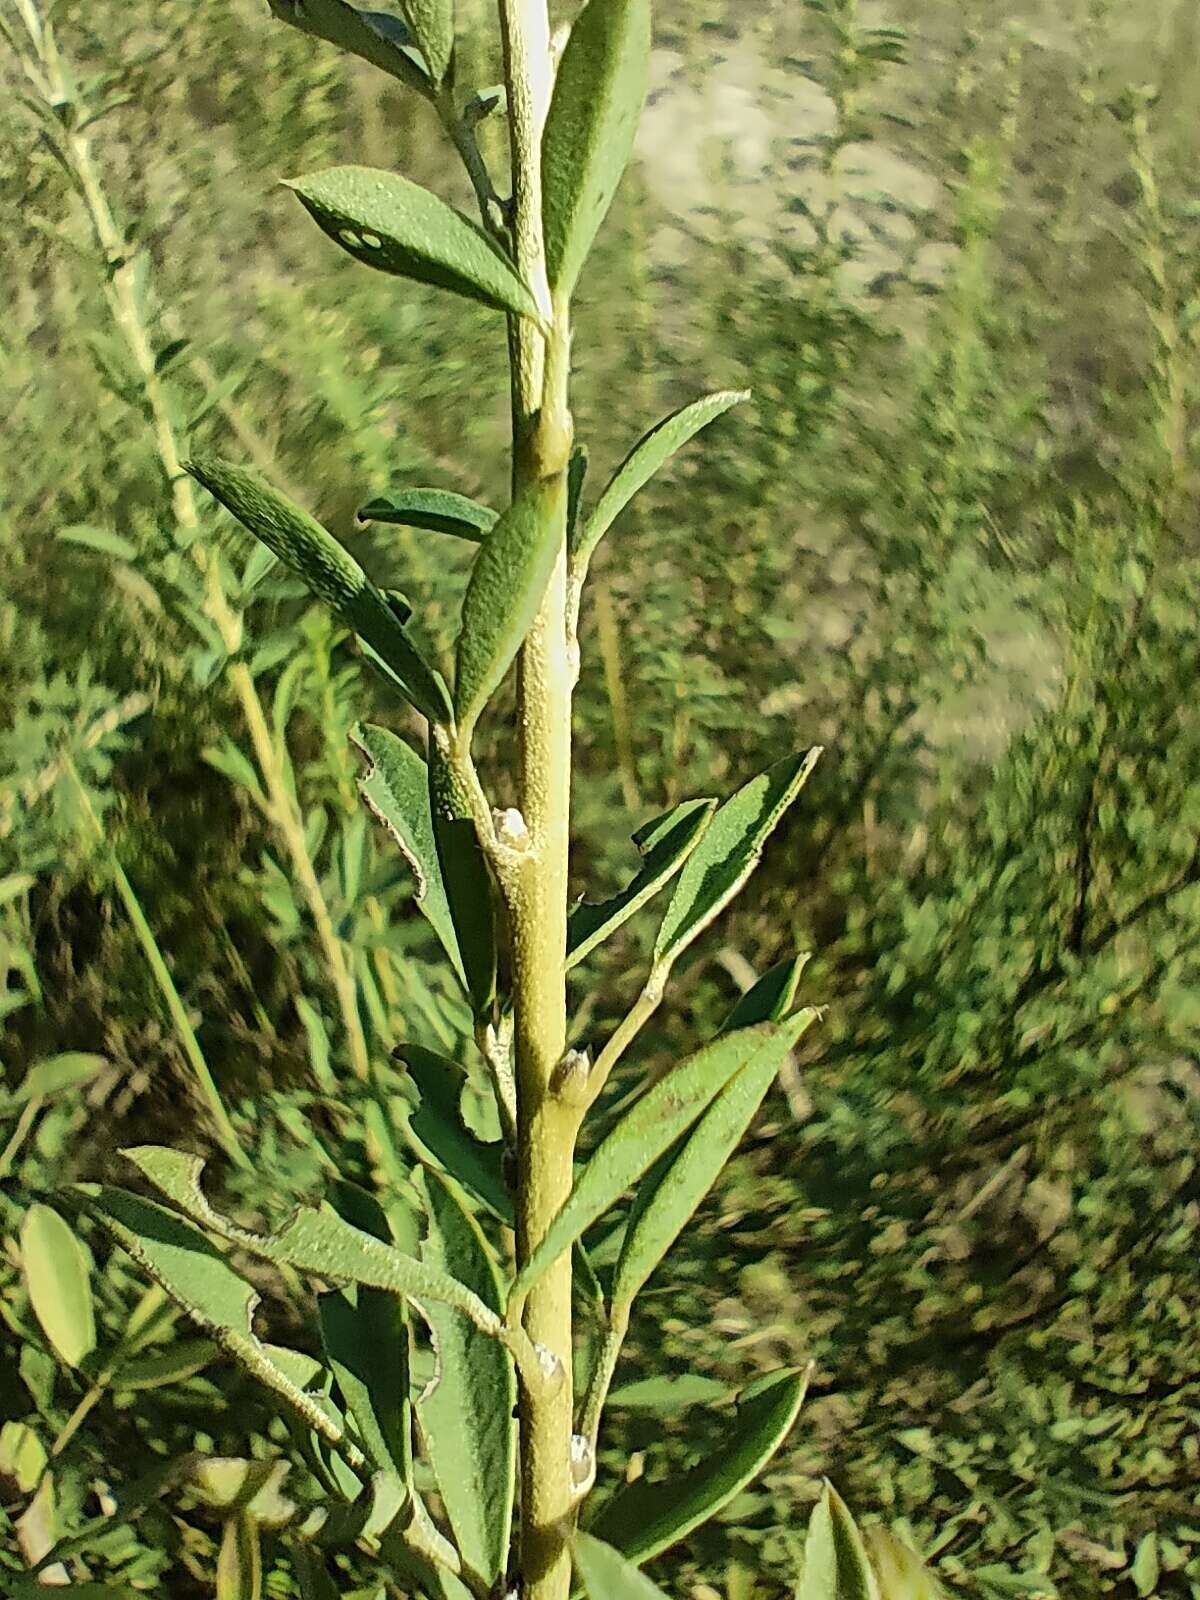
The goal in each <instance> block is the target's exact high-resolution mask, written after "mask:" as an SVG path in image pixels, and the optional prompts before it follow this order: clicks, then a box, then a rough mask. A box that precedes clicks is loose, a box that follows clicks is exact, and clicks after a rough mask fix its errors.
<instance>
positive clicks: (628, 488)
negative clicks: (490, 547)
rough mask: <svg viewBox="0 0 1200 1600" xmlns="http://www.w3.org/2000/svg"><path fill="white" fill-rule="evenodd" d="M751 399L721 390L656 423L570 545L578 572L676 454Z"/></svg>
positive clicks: (740, 391)
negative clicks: (726, 413) (708, 427)
mask: <svg viewBox="0 0 1200 1600" xmlns="http://www.w3.org/2000/svg"><path fill="white" fill-rule="evenodd" d="M749 398H750V391H749V389H723V390H721V392H720V393H719V394H710V395H706V396H705V397H704V399H703V400H693V401H692V403H691V405H686V406H683V407H681V409H680V410H678V411H674V412H672V413H671V415H670V416H669V417H665V418H664V419H663V421H662V422H659V423H656V424H655V426H654V427H653V428H651V430H650V432H649V433H647V434H645V435H644V436H643V437H642V438H641V439H639V440H638V442H637V444H635V445H634V447H633V449H632V450H631V451H630V452H629V454H628V455H627V456H626V457H625V459H624V461H622V463H621V465H620V466H619V467H618V468H617V470H616V472H614V473H613V475H612V477H611V478H610V480H609V482H608V484H607V486H606V488H605V490H604V493H603V494H602V495H601V496H600V499H599V501H598V503H597V505H596V509H595V510H594V511H593V512H592V514H591V516H590V517H589V518H588V519H587V521H586V523H584V525H583V527H582V528H581V529H580V530H579V531H578V533H577V534H576V536H575V538H574V540H573V541H572V547H571V553H572V557H573V559H574V565H575V570H576V571H577V572H580V571H586V570H587V564H588V562H589V561H590V560H591V557H592V552H593V551H594V550H595V548H596V546H597V545H598V544H599V543H600V541H601V539H602V538H603V537H604V535H605V534H606V533H607V532H608V530H609V529H610V528H611V527H612V525H613V523H614V522H615V521H616V520H617V518H618V517H619V516H620V514H621V512H622V511H624V509H625V507H626V506H627V505H628V504H629V502H630V501H631V500H632V499H633V497H634V495H635V494H637V492H638V490H639V489H642V488H644V487H645V486H646V484H647V483H649V481H650V479H651V478H652V477H653V476H654V474H655V473H656V472H657V471H658V469H659V468H660V467H661V466H662V465H663V464H664V462H666V461H669V460H670V458H671V457H672V456H673V455H674V454H675V452H676V450H679V449H681V448H682V447H683V446H684V445H685V444H687V442H688V441H689V439H694V438H695V437H696V435H697V434H698V433H699V432H700V430H701V428H707V426H708V424H709V423H710V422H714V421H715V420H716V419H717V417H719V416H721V415H722V414H723V413H724V412H726V411H728V410H729V409H730V408H731V407H732V406H736V405H738V404H740V402H741V401H743V400H748V399H749Z"/></svg>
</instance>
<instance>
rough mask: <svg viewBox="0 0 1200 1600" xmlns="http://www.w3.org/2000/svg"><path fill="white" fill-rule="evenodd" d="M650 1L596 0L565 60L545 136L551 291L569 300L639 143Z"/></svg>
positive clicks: (590, 3)
mask: <svg viewBox="0 0 1200 1600" xmlns="http://www.w3.org/2000/svg"><path fill="white" fill-rule="evenodd" d="M649 61H650V0H588V3H587V4H586V5H585V6H584V8H583V10H582V11H581V12H580V13H579V15H578V17H576V19H575V23H574V26H573V27H572V29H571V34H570V37H569V38H568V40H567V44H566V48H565V49H564V50H563V53H562V60H561V61H560V62H559V65H558V75H557V77H556V78H555V82H554V95H553V98H552V99H551V102H550V111H549V115H548V116H547V118H546V130H545V135H544V138H543V141H542V219H543V224H544V228H545V236H546V270H547V273H548V275H549V279H550V289H551V293H552V294H553V295H554V296H555V297H556V298H558V299H561V300H564V301H565V300H569V299H570V297H571V295H572V294H573V293H574V290H575V284H576V280H577V279H578V277H579V273H580V270H581V269H582V267H583V263H584V261H585V260H586V258H587V254H588V251H589V250H590V249H591V248H592V241H593V240H594V239H595V237H596V234H597V232H598V231H599V228H600V224H601V223H602V222H603V221H604V218H605V216H606V215H607V213H608V208H609V206H610V205H611V204H612V199H613V196H614V195H615V194H616V192H617V185H618V184H619V183H620V181H621V174H622V173H623V172H624V170H625V164H626V162H627V161H628V160H629V157H630V154H631V152H632V150H633V140H634V135H635V134H636V132H637V124H638V117H639V116H640V115H641V110H642V102H643V101H644V100H645V98H646V80H647V72H648V67H649Z"/></svg>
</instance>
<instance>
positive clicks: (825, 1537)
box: [796, 1480, 880, 1600]
mask: <svg viewBox="0 0 1200 1600" xmlns="http://www.w3.org/2000/svg"><path fill="white" fill-rule="evenodd" d="M796 1600H880V1593H879V1585H878V1583H877V1582H876V1580H875V1574H874V1573H873V1572H872V1570H871V1563H870V1561H869V1560H868V1559H867V1552H866V1549H865V1547H864V1545H863V1542H862V1537H861V1535H860V1534H859V1531H858V1529H857V1528H856V1527H855V1525H854V1518H853V1517H852V1516H851V1515H850V1513H849V1511H848V1510H847V1509H846V1504H845V1502H844V1501H843V1499H842V1497H841V1495H839V1494H838V1492H837V1490H836V1489H835V1488H834V1487H833V1485H832V1484H831V1483H830V1482H829V1481H828V1480H826V1483H825V1488H824V1491H823V1493H822V1495H821V1498H820V1500H819V1501H818V1503H817V1507H816V1509H815V1510H814V1512H813V1514H812V1519H811V1521H810V1522H809V1524H808V1536H807V1538H806V1539H805V1541H804V1571H803V1573H802V1575H801V1578H800V1587H799V1588H798V1589H797V1590H796Z"/></svg>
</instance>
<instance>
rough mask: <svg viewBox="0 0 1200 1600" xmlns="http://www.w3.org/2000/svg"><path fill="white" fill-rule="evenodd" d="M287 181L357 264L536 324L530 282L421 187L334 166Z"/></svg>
mask: <svg viewBox="0 0 1200 1600" xmlns="http://www.w3.org/2000/svg"><path fill="white" fill-rule="evenodd" d="M286 184H287V187H288V188H289V189H293V190H294V191H295V193H296V195H297V197H298V198H299V200H300V203H301V204H302V205H303V206H304V209H305V210H306V211H307V212H308V214H309V215H310V216H311V217H312V218H313V220H314V221H315V222H316V224H317V226H318V227H319V228H320V229H321V230H322V231H323V232H324V233H326V234H328V235H329V237H330V238H331V239H333V240H334V241H335V243H337V244H340V245H341V246H342V248H343V249H344V250H346V251H347V252H348V253H349V254H350V255H352V256H353V257H354V259H355V260H356V261H361V262H363V263H364V264H365V265H366V266H368V267H377V268H378V269H379V271H380V272H389V273H392V274H393V275H394V276H395V277H399V278H411V279H414V280H415V281H416V282H417V283H430V284H433V285H434V286H435V287H436V288H439V289H449V290H450V292H451V293H452V294H459V295H464V296H465V297H466V298H467V299H468V300H479V301H482V302H483V304H484V305H488V306H492V307H494V308H495V309H496V310H499V311H507V312H510V313H512V314H513V315H515V316H522V317H532V318H533V319H534V320H535V321H537V320H538V308H537V303H536V301H535V300H534V298H533V295H532V293H531V292H530V289H529V286H528V284H527V283H526V282H525V281H524V279H523V278H522V277H521V276H520V274H519V273H518V272H517V269H516V267H514V266H513V264H512V262H511V261H510V260H509V259H508V257H507V256H506V255H505V254H504V253H503V251H502V250H501V249H500V248H499V246H498V245H496V244H495V243H493V241H492V240H491V239H490V238H489V237H488V236H487V234H486V233H484V231H483V229H482V228H480V227H478V226H477V225H476V224H475V223H474V222H472V221H471V220H470V218H469V217H465V216H463V214H462V212H461V211H456V210H455V209H454V207H453V206H448V205H447V204H446V202H445V201H444V200H439V199H438V197H437V195H435V194H431V193H430V191H429V190H428V189H423V188H422V187H421V185H420V184H418V183H410V182H409V180H408V179H407V178H402V177H400V175H399V174H398V173H395V172H384V171H381V170H378V169H376V168H374V167H329V168H328V169H327V170H326V171H324V172H314V173H310V174H308V175H306V176H305V177H303V178H291V179H288V180H286Z"/></svg>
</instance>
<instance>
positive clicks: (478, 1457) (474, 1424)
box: [417, 1169, 517, 1586]
mask: <svg viewBox="0 0 1200 1600" xmlns="http://www.w3.org/2000/svg"><path fill="white" fill-rule="evenodd" d="M420 1181H421V1184H422V1187H423V1189H424V1192H425V1198H426V1201H427V1215H428V1218H429V1232H428V1235H427V1237H426V1239H425V1242H424V1243H423V1245H422V1247H421V1254H422V1258H423V1259H424V1260H425V1261H427V1262H429V1263H430V1264H431V1265H434V1266H436V1267H439V1268H440V1269H442V1270H443V1271H445V1272H447V1273H450V1274H451V1275H452V1276H453V1277H454V1278H456V1279H457V1280H458V1281H459V1282H461V1283H465V1284H467V1285H468V1286H469V1287H470V1288H471V1289H473V1290H474V1292H475V1293H476V1294H477V1295H478V1296H479V1298H480V1300H482V1301H483V1302H484V1304H485V1305H489V1306H491V1308H492V1309H493V1310H494V1311H496V1312H499V1310H500V1304H501V1287H500V1279H499V1275H498V1274H497V1271H496V1268H495V1265H494V1263H493V1261H492V1256H491V1252H490V1250H489V1249H488V1246H487V1243H486V1242H485V1240H484V1237H483V1235H482V1233H481V1232H480V1231H479V1224H478V1223H477V1222H476V1221H475V1220H474V1218H473V1217H470V1216H469V1215H468V1214H467V1212H466V1211H464V1209H463V1207H462V1205H461V1204H460V1202H459V1200H458V1197H457V1195H456V1194H455V1193H454V1191H453V1190H452V1189H451V1187H450V1186H449V1185H448V1184H447V1182H446V1180H445V1179H444V1178H443V1177H442V1176H441V1174H440V1173H437V1172H433V1171H430V1170H428V1169H426V1170H425V1171H424V1172H423V1173H422V1174H421V1179H420ZM426 1315H427V1316H428V1319H429V1323H430V1326H431V1328H432V1329H433V1337H434V1344H435V1347H436V1349H437V1357H438V1370H439V1374H440V1375H439V1377H438V1380H437V1382H436V1384H435V1385H434V1387H433V1388H432V1390H430V1391H428V1392H427V1393H426V1394H425V1396H424V1398H423V1399H422V1400H420V1401H419V1402H418V1405H417V1411H418V1415H419V1416H420V1419H421V1432H422V1435H423V1436H424V1439H425V1443H426V1446H427V1448H428V1451H429V1457H430V1460H431V1462H432V1464H433V1470H434V1473H435V1474H436V1476H437V1480H438V1488H439V1490H440V1491H441V1496H442V1501H443V1503H444V1504H445V1507H446V1514H447V1516H448V1517H449V1519H450V1526H451V1528H452V1529H453V1530H454V1540H455V1543H456V1544H457V1546H458V1549H459V1553H460V1554H461V1556H462V1558H463V1560H464V1561H465V1562H466V1564H467V1565H468V1566H469V1567H470V1568H471V1569H472V1570H473V1571H474V1572H476V1573H477V1574H478V1575H479V1576H480V1577H482V1578H483V1579H484V1580H485V1582H486V1583H487V1584H488V1585H489V1586H490V1585H493V1584H494V1583H495V1582H496V1580H497V1579H498V1578H499V1577H500V1576H501V1575H502V1573H503V1572H504V1571H505V1568H506V1565H507V1561H508V1545H509V1534H510V1532H511V1528H512V1512H513V1496H514V1493H515V1484H516V1459H517V1458H516V1423H515V1420H514V1418H513V1408H514V1407H515V1405H516V1403H517V1384H516V1376H515V1373H514V1370H513V1364H512V1361H511V1360H510V1358H509V1355H508V1352H507V1351H506V1350H505V1349H504V1347H503V1346H502V1345H501V1344H500V1343H499V1342H498V1341H497V1340H495V1339H489V1338H488V1337H487V1335H486V1334H482V1333H480V1331H479V1329H478V1328H476V1327H474V1326H473V1325H472V1324H471V1323H470V1322H469V1321H468V1320H467V1319H466V1317H464V1316H463V1315H462V1313H461V1312H458V1311H454V1310H452V1309H450V1308H449V1307H447V1306H439V1305H436V1304H434V1303H432V1302H431V1303H430V1304H429V1306H428V1307H427V1308H426Z"/></svg>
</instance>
